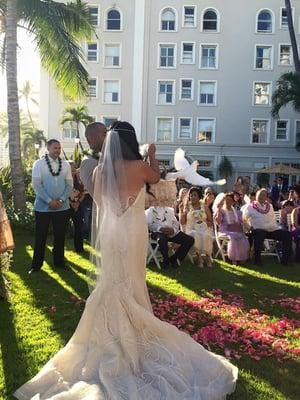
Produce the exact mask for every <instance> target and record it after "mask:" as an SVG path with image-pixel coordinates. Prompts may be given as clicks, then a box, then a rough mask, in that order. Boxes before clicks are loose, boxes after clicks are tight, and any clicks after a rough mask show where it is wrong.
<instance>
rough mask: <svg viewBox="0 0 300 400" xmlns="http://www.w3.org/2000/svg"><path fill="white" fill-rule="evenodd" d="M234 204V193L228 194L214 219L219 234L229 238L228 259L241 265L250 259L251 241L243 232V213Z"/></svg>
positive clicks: (221, 202)
mask: <svg viewBox="0 0 300 400" xmlns="http://www.w3.org/2000/svg"><path fill="white" fill-rule="evenodd" d="M233 203H234V195H233V193H226V194H225V195H224V198H223V199H222V200H221V201H220V203H219V204H218V208H217V211H216V214H215V216H214V218H215V221H216V223H217V224H218V225H219V234H222V235H224V234H225V235H226V236H227V237H228V238H229V243H228V249H227V252H228V258H229V259H230V260H231V261H232V262H233V263H234V264H239V263H240V262H241V261H246V260H247V259H248V256H249V241H248V239H247V237H246V235H245V234H244V232H243V220H242V213H241V211H239V210H236V209H235V208H234V206H233Z"/></svg>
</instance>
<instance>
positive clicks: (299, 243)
mask: <svg viewBox="0 0 300 400" xmlns="http://www.w3.org/2000/svg"><path fill="white" fill-rule="evenodd" d="M291 220H292V237H293V239H294V241H295V243H296V254H295V261H297V262H300V207H296V208H294V209H293V211H292V215H291Z"/></svg>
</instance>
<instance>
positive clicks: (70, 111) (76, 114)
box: [61, 106, 94, 139]
mask: <svg viewBox="0 0 300 400" xmlns="http://www.w3.org/2000/svg"><path fill="white" fill-rule="evenodd" d="M93 121H94V118H93V117H91V116H90V115H89V114H88V110H87V108H86V106H78V107H74V108H73V107H67V108H66V109H65V111H64V115H63V117H62V119H61V124H62V125H63V124H65V123H66V122H71V123H72V122H74V123H75V124H76V138H77V139H80V130H79V127H80V124H82V125H83V126H84V127H86V126H87V125H88V124H89V123H91V122H93Z"/></svg>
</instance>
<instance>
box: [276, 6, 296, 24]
mask: <svg viewBox="0 0 300 400" xmlns="http://www.w3.org/2000/svg"><path fill="white" fill-rule="evenodd" d="M291 9H292V19H293V22H294V13H295V9H294V7H291ZM280 29H288V18H287V10H286V8H285V7H281V8H280Z"/></svg>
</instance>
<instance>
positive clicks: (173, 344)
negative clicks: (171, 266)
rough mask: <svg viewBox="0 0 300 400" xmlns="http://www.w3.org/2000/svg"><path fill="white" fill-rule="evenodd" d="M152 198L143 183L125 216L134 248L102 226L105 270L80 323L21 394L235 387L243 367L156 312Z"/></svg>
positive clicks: (123, 394) (67, 397)
mask: <svg viewBox="0 0 300 400" xmlns="http://www.w3.org/2000/svg"><path fill="white" fill-rule="evenodd" d="M144 201H145V190H144V189H142V190H141V191H140V193H139V195H138V196H137V198H136V200H135V202H134V203H133V204H132V205H131V206H130V207H129V208H128V209H127V210H126V211H125V212H124V213H123V214H122V215H120V216H119V217H118V224H121V225H120V226H125V227H126V232H127V237H126V241H125V243H126V248H124V246H125V244H124V243H123V241H122V237H119V236H118V231H117V229H116V228H113V229H108V227H109V221H106V222H107V224H106V223H104V224H103V225H102V228H101V229H104V230H105V231H103V232H101V235H102V239H103V242H104V245H103V246H102V249H103V250H102V252H103V253H102V263H103V270H102V275H101V279H100V280H99V282H98V285H97V286H96V288H95V290H94V291H93V292H92V294H91V295H90V297H89V298H88V300H87V303H86V307H85V310H84V312H83V315H82V317H81V320H80V322H79V324H78V326H77V329H76V331H75V333H74V335H73V336H72V338H71V339H70V341H69V342H68V344H67V345H66V346H65V347H64V348H63V349H62V350H60V351H59V352H58V353H57V354H56V355H55V356H54V357H53V358H52V359H51V360H50V361H49V362H48V363H47V364H46V365H45V366H44V367H43V368H42V370H41V371H40V372H39V373H38V374H37V375H36V376H35V377H34V378H33V379H31V380H30V381H29V382H27V383H25V384H24V385H23V386H22V387H20V388H19V389H18V390H17V391H16V392H15V394H14V395H15V396H16V397H17V398H18V399H22V400H25V399H32V398H34V399H51V400H79V399H86V400H141V399H143V400H192V399H193V400H196V399H198V400H200V399H201V400H220V399H223V398H225V397H226V394H228V393H231V392H232V391H233V390H234V388H235V382H236V379H237V368H236V367H235V366H233V365H232V364H231V363H230V362H229V361H227V360H226V359H225V358H223V357H221V356H218V355H216V354H213V353H211V352H209V351H207V350H205V349H204V348H203V347H202V346H201V345H199V344H198V343H196V342H195V341H194V340H193V339H192V338H191V337H190V336H188V335H187V334H185V333H183V332H180V331H179V330H178V329H177V328H175V327H174V326H172V325H170V324H168V323H166V322H163V321H160V320H159V319H158V318H156V317H155V316H154V315H153V312H152V309H151V304H150V300H149V296H148V291H147V287H146V283H145V260H146V255H147V240H148V232H147V226H146V220H145V213H144ZM117 241H118V242H117ZM112 244H113V245H112ZM125 255H126V256H125ZM121 264H122V265H123V266H124V265H125V266H126V270H125V271H126V273H124V271H123V270H122V271H121V270H120V269H119V265H121Z"/></svg>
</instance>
